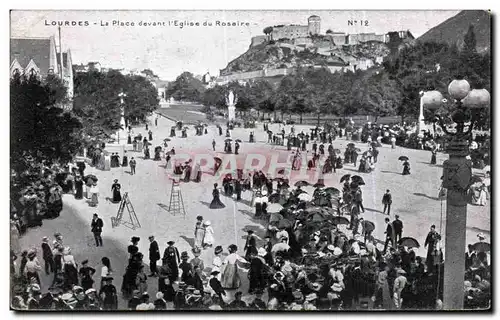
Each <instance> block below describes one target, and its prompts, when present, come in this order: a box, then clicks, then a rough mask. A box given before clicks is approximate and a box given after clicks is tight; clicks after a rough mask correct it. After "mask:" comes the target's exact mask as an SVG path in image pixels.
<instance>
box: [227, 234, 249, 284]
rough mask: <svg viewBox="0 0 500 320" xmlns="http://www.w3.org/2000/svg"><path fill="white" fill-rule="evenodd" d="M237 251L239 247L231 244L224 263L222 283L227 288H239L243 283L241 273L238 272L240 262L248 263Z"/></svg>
mask: <svg viewBox="0 0 500 320" xmlns="http://www.w3.org/2000/svg"><path fill="white" fill-rule="evenodd" d="M236 251H238V247H237V246H236V245H234V244H232V245H230V246H229V255H228V256H227V257H226V259H224V261H223V262H222V265H223V266H224V270H223V271H222V279H221V284H222V287H223V288H225V289H237V288H239V287H240V285H241V280H240V275H239V274H238V264H237V263H238V262H242V263H248V262H247V261H246V260H245V259H244V258H242V257H240V256H239V255H238V254H237V253H236Z"/></svg>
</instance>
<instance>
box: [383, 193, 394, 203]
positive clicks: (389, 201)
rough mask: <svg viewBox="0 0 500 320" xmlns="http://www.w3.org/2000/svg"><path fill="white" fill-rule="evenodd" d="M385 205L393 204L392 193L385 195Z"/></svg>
mask: <svg viewBox="0 0 500 320" xmlns="http://www.w3.org/2000/svg"><path fill="white" fill-rule="evenodd" d="M382 203H383V204H391V203H392V195H391V194H390V193H384V196H383V197H382Z"/></svg>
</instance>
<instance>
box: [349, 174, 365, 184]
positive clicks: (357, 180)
mask: <svg viewBox="0 0 500 320" xmlns="http://www.w3.org/2000/svg"><path fill="white" fill-rule="evenodd" d="M351 181H352V182H353V183H355V184H357V185H358V186H363V185H365V181H364V180H363V178H361V177H360V176H353V177H351Z"/></svg>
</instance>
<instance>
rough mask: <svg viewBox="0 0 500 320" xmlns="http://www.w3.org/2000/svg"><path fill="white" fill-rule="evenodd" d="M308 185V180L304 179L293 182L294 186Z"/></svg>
mask: <svg viewBox="0 0 500 320" xmlns="http://www.w3.org/2000/svg"><path fill="white" fill-rule="evenodd" d="M308 185H309V182H307V181H304V180H300V181H297V182H295V184H294V186H296V187H307V186H308Z"/></svg>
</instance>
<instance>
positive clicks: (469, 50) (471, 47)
mask: <svg viewBox="0 0 500 320" xmlns="http://www.w3.org/2000/svg"><path fill="white" fill-rule="evenodd" d="M462 50H463V52H465V53H466V54H474V53H477V48H476V34H475V33H474V26H473V25H472V24H471V25H469V30H467V33H466V34H465V36H464V47H463V49H462Z"/></svg>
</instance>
